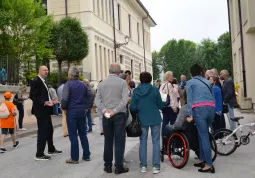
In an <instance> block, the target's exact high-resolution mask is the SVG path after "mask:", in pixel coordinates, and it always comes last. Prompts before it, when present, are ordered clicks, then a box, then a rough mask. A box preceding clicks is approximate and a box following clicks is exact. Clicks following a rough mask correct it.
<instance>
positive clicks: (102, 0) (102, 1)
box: [101, 0, 105, 20]
mask: <svg viewBox="0 0 255 178" xmlns="http://www.w3.org/2000/svg"><path fill="white" fill-rule="evenodd" d="M101 3H102V6H101V7H102V19H103V20H104V9H105V8H104V0H101Z"/></svg>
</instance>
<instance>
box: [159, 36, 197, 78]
mask: <svg viewBox="0 0 255 178" xmlns="http://www.w3.org/2000/svg"><path fill="white" fill-rule="evenodd" d="M159 56H160V61H161V63H162V65H163V69H164V71H169V70H170V71H172V72H173V73H174V76H176V77H177V78H178V77H179V76H180V75H182V74H184V75H186V76H189V67H190V65H191V64H192V63H194V62H195V61H196V44H195V43H194V42H192V41H188V40H183V39H181V40H179V41H177V40H175V39H173V40H170V41H168V42H167V43H166V44H165V45H164V46H163V47H162V48H161V50H160V53H159Z"/></svg>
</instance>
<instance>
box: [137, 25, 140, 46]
mask: <svg viewBox="0 0 255 178" xmlns="http://www.w3.org/2000/svg"><path fill="white" fill-rule="evenodd" d="M137 42H138V44H140V25H139V23H137Z"/></svg>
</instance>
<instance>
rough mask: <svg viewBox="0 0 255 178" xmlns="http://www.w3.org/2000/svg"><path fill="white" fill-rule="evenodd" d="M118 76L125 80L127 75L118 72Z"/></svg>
mask: <svg viewBox="0 0 255 178" xmlns="http://www.w3.org/2000/svg"><path fill="white" fill-rule="evenodd" d="M119 77H120V78H122V79H123V80H126V79H127V75H126V74H124V73H120V74H119Z"/></svg>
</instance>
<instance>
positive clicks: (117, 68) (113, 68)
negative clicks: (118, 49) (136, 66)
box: [109, 64, 121, 75]
mask: <svg viewBox="0 0 255 178" xmlns="http://www.w3.org/2000/svg"><path fill="white" fill-rule="evenodd" d="M109 72H110V74H116V75H119V74H120V73H121V68H120V65H119V64H111V65H110V69H109Z"/></svg>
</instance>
